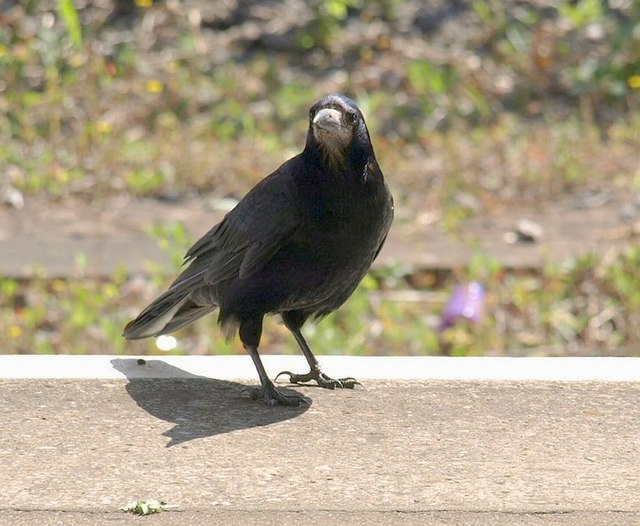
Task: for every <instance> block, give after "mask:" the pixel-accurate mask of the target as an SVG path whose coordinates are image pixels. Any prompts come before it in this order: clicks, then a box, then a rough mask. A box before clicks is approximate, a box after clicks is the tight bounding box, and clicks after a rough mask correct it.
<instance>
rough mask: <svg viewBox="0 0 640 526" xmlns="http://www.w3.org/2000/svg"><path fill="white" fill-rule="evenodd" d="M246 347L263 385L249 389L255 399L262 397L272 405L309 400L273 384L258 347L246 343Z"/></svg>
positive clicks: (298, 403)
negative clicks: (287, 392)
mask: <svg viewBox="0 0 640 526" xmlns="http://www.w3.org/2000/svg"><path fill="white" fill-rule="evenodd" d="M244 348H245V349H246V350H247V352H248V353H249V356H251V359H252V360H253V363H254V365H255V366H256V369H257V371H258V376H259V377H260V384H261V387H260V388H259V389H258V388H252V389H250V390H249V393H250V396H251V398H252V399H253V400H260V399H262V401H263V402H264V403H265V404H267V405H271V406H274V405H277V404H282V405H292V406H299V405H300V403H301V402H304V403H306V402H307V401H306V400H305V399H304V398H302V397H301V396H295V395H286V394H284V393H282V392H280V391H278V390H277V389H276V388H275V386H274V385H273V382H272V381H271V380H270V379H269V377H268V376H267V373H266V371H265V369H264V365H262V360H261V359H260V355H259V354H258V348H257V347H256V346H253V345H245V346H244Z"/></svg>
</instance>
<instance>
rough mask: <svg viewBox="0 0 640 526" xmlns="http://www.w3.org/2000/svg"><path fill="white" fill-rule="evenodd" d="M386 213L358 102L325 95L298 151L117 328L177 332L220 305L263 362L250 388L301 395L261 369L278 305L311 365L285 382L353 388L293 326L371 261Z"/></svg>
mask: <svg viewBox="0 0 640 526" xmlns="http://www.w3.org/2000/svg"><path fill="white" fill-rule="evenodd" d="M392 220H393V198H392V196H391V193H390V192H389V189H388V188H387V185H386V184H385V182H384V178H383V176H382V172H381V171H380V168H379V166H378V163H377V161H376V158H375V154H374V152H373V146H372V145H371V139H370V137H369V131H368V130H367V126H366V124H365V122H364V117H363V116H362V113H361V111H360V109H359V108H358V106H356V104H355V103H354V102H353V101H352V100H350V99H348V98H347V97H345V96H343V95H329V96H328V97H325V98H324V99H322V100H320V101H319V102H317V103H316V104H314V105H313V106H312V107H311V110H310V112H309V131H308V133H307V142H306V145H305V148H304V150H303V151H302V153H300V154H298V155H296V156H295V157H293V158H292V159H290V160H289V161H287V162H285V163H284V164H283V165H282V166H280V168H278V169H277V170H276V171H275V172H274V173H272V174H271V175H269V176H268V177H266V178H265V179H263V180H262V181H261V182H260V183H258V184H257V185H256V186H255V187H254V188H253V189H252V190H251V191H250V192H249V193H248V194H247V195H246V196H245V197H244V199H242V201H240V202H239V203H238V204H237V206H236V207H235V208H234V209H233V210H231V211H230V212H229V213H228V214H227V215H226V216H225V218H224V219H223V220H222V222H220V223H219V224H217V225H216V226H214V227H213V228H212V229H211V230H210V231H209V232H208V233H207V234H205V235H204V236H203V237H202V238H201V239H200V240H199V241H197V242H196V243H195V245H193V247H191V249H189V251H188V252H187V254H186V256H185V264H187V263H188V267H187V268H186V269H185V270H184V271H183V272H182V274H180V275H179V276H178V278H177V279H176V280H175V281H174V282H173V283H172V284H171V286H170V287H169V289H168V290H167V291H166V292H165V293H163V294H162V295H161V296H159V297H158V298H157V299H156V300H155V301H154V302H153V303H152V304H151V305H149V306H148V307H147V308H146V309H144V310H143V311H142V312H141V313H140V315H139V316H138V317H137V318H136V319H135V320H133V321H131V322H130V323H129V324H128V325H127V326H126V327H125V329H124V337H125V338H127V339H129V340H134V339H139V338H147V337H149V336H156V335H160V334H166V333H170V332H173V331H175V330H177V329H180V328H181V327H184V326H186V325H189V324H190V323H193V322H194V321H195V320H197V319H198V318H201V317H202V316H204V315H205V314H208V313H210V312H212V311H213V310H215V309H216V308H219V309H220V312H219V315H218V322H219V324H220V325H221V326H222V327H223V328H224V329H226V330H227V331H228V334H233V333H234V332H235V330H236V329H238V330H239V334H240V339H241V340H242V343H243V345H244V347H245V349H246V350H247V351H248V353H249V354H250V355H251V358H252V359H253V362H254V364H255V366H256V369H257V370H258V375H259V377H260V383H261V384H262V388H261V389H260V390H256V391H255V392H254V394H253V397H254V398H262V399H263V400H264V401H265V402H266V403H267V404H269V405H274V404H277V403H281V404H286V405H298V404H299V403H300V402H301V401H302V400H303V399H302V398H300V397H294V396H288V395H285V394H283V393H281V392H279V391H278V390H277V389H276V388H275V387H274V385H273V382H272V381H271V380H270V379H269V377H268V376H267V373H266V372H265V369H264V366H263V365H262V361H261V360H260V356H259V355H258V345H259V343H260V336H261V334H262V320H263V317H264V315H265V314H274V313H277V314H280V316H281V317H282V320H283V321H284V324H285V325H286V327H287V328H288V329H289V330H290V331H291V333H292V334H293V336H294V337H295V339H296V341H297V342H298V345H299V346H300V349H301V350H302V352H303V353H304V355H305V357H306V359H307V361H308V362H309V366H310V367H311V370H310V371H309V372H308V373H307V374H292V373H290V372H288V371H283V373H280V374H288V375H289V377H290V382H292V383H300V382H308V381H311V380H314V381H316V382H317V383H318V385H320V386H321V387H326V388H329V389H333V388H336V387H345V388H353V386H354V385H355V384H356V383H357V382H356V381H355V380H354V379H353V378H344V379H341V380H334V379H332V378H329V377H328V376H327V375H325V374H324V373H323V372H322V371H321V370H320V365H319V364H318V361H317V360H316V358H315V356H314V355H313V353H312V352H311V349H310V348H309V346H308V345H307V342H306V341H305V339H304V337H303V336H302V333H301V332H300V329H301V327H302V325H303V324H304V323H305V321H306V320H307V319H309V318H310V317H311V318H320V317H323V316H326V315H327V314H329V313H330V312H332V311H334V310H335V309H337V308H338V307H340V306H341V305H342V304H343V303H344V302H345V301H346V300H347V299H348V298H349V296H351V294H352V293H353V291H354V290H355V288H356V287H357V285H358V283H360V280H362V278H363V277H364V276H365V274H366V272H367V271H368V270H369V267H370V266H371V263H372V262H373V260H374V259H375V258H376V256H377V255H378V253H379V252H380V249H381V248H382V245H383V244H384V241H385V239H386V237H387V233H388V231H389V228H390V227H391V222H392Z"/></svg>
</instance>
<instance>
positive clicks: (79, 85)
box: [0, 0, 640, 356]
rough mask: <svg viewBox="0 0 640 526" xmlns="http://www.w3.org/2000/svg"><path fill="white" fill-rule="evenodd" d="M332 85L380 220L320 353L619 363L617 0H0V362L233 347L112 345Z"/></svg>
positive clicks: (632, 245) (630, 57) (630, 190)
mask: <svg viewBox="0 0 640 526" xmlns="http://www.w3.org/2000/svg"><path fill="white" fill-rule="evenodd" d="M332 92H343V93H345V94H348V95H349V96H351V97H353V98H354V99H355V100H356V101H357V103H358V104H359V105H360V107H361V109H362V110H363V112H364V114H365V117H366V119H367V123H368V125H369V129H370V131H371V133H372V138H373V142H374V146H375V149H376V153H377V156H378V159H379V162H380V165H381V167H382V169H383V172H384V173H385V176H386V178H387V181H388V183H389V185H390V186H391V188H392V191H393V193H394V196H395V199H396V221H395V223H394V227H393V228H392V234H391V236H390V239H389V241H388V243H387V247H386V248H385V250H384V252H383V254H381V257H380V258H379V260H378V261H377V262H376V265H375V267H374V269H373V270H372V272H371V274H370V275H369V276H368V277H367V278H366V279H365V280H364V282H363V283H362V285H361V287H360V289H359V290H358V291H357V292H356V294H355V295H354V296H353V297H352V298H351V300H349V302H348V303H347V304H346V305H345V306H344V307H343V308H342V309H341V310H340V311H338V312H337V313H334V314H333V315H331V316H330V317H328V318H327V319H325V320H324V321H322V322H321V323H320V324H319V325H317V326H316V325H313V324H309V326H308V327H306V328H305V332H306V334H307V335H308V337H309V339H310V343H311V345H312V347H314V349H315V351H316V352H317V353H319V354H333V353H345V354H347V353H352V354H403V355H406V354H411V355H430V354H452V355H479V354H491V355H514V356H520V355H594V354H598V355H636V356H637V355H640V272H639V269H640V248H639V247H638V236H639V234H640V153H639V152H640V113H639V109H640V2H639V1H638V0H608V1H598V0H557V1H555V0H539V1H538V0H534V1H516V0H425V1H418V0H407V1H401V0H387V1H382V0H380V1H376V0H373V1H364V0H342V1H338V0H318V1H313V2H304V1H302V0H288V1H285V0H282V1H277V0H272V1H234V0H221V1H205V0H191V1H178V0H166V1H154V0H131V1H124V0H121V1H115V0H96V1H88V0H24V1H12V0H4V1H3V2H2V3H1V4H0V341H1V342H2V347H1V348H0V352H2V353H96V354H97V353H100V354H104V353H106V354H120V353H134V354H145V353H150V354H157V353H163V352H173V353H185V354H186V353H191V354H208V353H211V354H220V353H235V352H243V351H242V348H241V346H240V344H239V343H238V342H225V340H224V336H223V335H222V334H221V333H220V332H219V331H218V329H217V327H216V324H215V318H214V317H209V318H205V319H203V320H201V321H200V322H198V324H196V325H195V326H194V327H191V328H188V329H186V330H183V331H181V332H178V333H176V334H175V339H173V338H168V339H167V338H163V339H160V340H153V339H151V340H148V341H140V342H125V341H124V340H123V339H122V338H121V336H120V335H121V332H122V328H123V326H124V324H125V323H126V322H127V321H128V320H129V319H130V318H132V317H133V316H135V315H136V314H137V313H138V312H139V310H140V309H141V308H142V307H144V306H145V305H146V304H147V303H148V302H149V301H151V300H152V299H153V298H154V297H155V296H156V295H157V294H158V293H159V292H160V291H161V290H162V289H163V287H165V286H166V285H167V284H168V283H169V282H170V281H171V279H172V277H173V276H175V275H176V273H177V271H178V267H179V265H180V264H181V261H182V256H183V254H184V253H185V251H186V249H187V248H188V246H189V245H190V243H192V242H193V241H195V240H196V239H197V238H198V237H199V236H200V235H202V234H203V233H204V232H206V231H207V230H208V229H209V228H210V227H211V226H213V225H214V224H215V223H216V222H217V221H219V220H220V219H221V218H222V217H223V215H224V213H225V212H227V211H228V210H229V209H231V208H232V207H233V206H234V204H235V203H236V202H237V200H238V199H240V198H241V197H242V196H243V195H244V194H245V193H246V192H247V191H248V190H249V189H250V188H251V187H252V186H253V185H254V184H255V183H256V182H258V181H259V180H260V179H261V178H263V177H264V176H265V175H267V174H268V173H270V172H271V171H273V170H274V169H275V168H277V167H278V166H279V165H280V164H281V163H282V162H283V161H284V160H286V159H288V158H289V157H291V156H292V155H294V154H296V153H298V152H299V151H300V150H301V149H302V147H303V144H304V140H305V133H306V128H307V113H308V107H309V106H310V105H311V104H312V103H313V102H315V101H316V100H317V99H319V98H321V97H322V96H324V95H326V94H327V93H332ZM262 348H263V350H264V352H272V353H289V352H297V347H296V345H295V342H294V341H292V338H290V336H289V335H288V333H287V331H286V330H285V329H284V328H283V327H282V326H281V325H279V324H278V320H277V319H273V320H271V321H268V322H267V323H266V324H265V332H264V336H263V343H262Z"/></svg>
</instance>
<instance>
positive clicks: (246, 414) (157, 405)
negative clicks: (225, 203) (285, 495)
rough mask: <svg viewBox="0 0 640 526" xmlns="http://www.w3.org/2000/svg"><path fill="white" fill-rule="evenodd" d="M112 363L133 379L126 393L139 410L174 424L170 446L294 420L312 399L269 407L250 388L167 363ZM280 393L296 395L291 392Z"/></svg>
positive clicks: (167, 433) (119, 360) (131, 360)
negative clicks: (253, 397)
mask: <svg viewBox="0 0 640 526" xmlns="http://www.w3.org/2000/svg"><path fill="white" fill-rule="evenodd" d="M111 364H112V365H113V367H114V368H115V369H116V370H118V371H120V372H121V373H123V374H124V375H125V376H126V377H127V379H128V380H129V383H128V384H127V386H126V389H127V392H128V393H129V396H131V398H133V400H134V401H135V402H136V404H138V406H139V407H141V408H142V409H144V410H145V411H146V412H147V413H149V414H150V415H153V416H155V417H156V418H160V419H161V420H165V421H167V422H171V423H173V424H175V425H174V426H173V427H172V428H171V429H169V430H168V431H165V432H164V433H163V435H164V436H166V437H169V439H170V440H169V442H168V443H167V446H166V447H171V446H175V445H176V444H181V443H183V442H187V441H189V440H193V439H196V438H204V437H208V436H213V435H218V434H221V433H229V432H231V431H236V430H238V429H248V428H251V427H257V426H267V425H269V424H273V423H276V422H281V421H284V420H289V419H290V418H295V417H297V416H300V415H301V414H303V413H304V412H305V411H306V410H307V409H308V408H309V407H310V405H311V401H310V400H308V399H307V401H308V404H301V405H300V406H299V407H288V406H275V407H268V406H267V405H265V404H263V403H262V402H260V401H255V400H251V399H250V398H249V397H248V396H247V394H246V390H247V386H245V385H242V384H239V383H237V382H230V381H227V380H216V379H213V378H207V377H205V376H198V375H194V374H191V373H189V372H187V371H184V370H182V369H180V368H178V367H174V366H172V365H170V364H168V363H166V362H163V361H162V360H145V361H142V360H138V359H135V358H128V359H127V358H115V359H113V360H111ZM150 371H153V377H152V375H151V373H150ZM145 374H147V375H148V376H149V377H147V378H145V377H144V376H145ZM280 390H281V391H284V392H285V393H287V391H288V393H287V394H294V392H293V391H292V390H289V389H280ZM243 391H244V392H243ZM295 394H298V395H299V393H295Z"/></svg>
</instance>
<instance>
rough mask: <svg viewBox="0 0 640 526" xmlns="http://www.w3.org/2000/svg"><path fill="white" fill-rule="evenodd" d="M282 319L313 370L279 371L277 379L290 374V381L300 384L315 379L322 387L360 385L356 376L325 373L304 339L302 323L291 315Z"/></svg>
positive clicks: (347, 387)
mask: <svg viewBox="0 0 640 526" xmlns="http://www.w3.org/2000/svg"><path fill="white" fill-rule="evenodd" d="M282 319H283V321H284V323H285V325H286V326H287V328H288V329H289V330H290V331H291V334H293V336H294V338H295V339H296V341H297V342H298V345H299V346H300V349H301V350H302V353H303V354H304V357H305V358H306V359H307V362H308V363H309V367H311V370H310V371H309V372H308V373H306V374H293V373H292V372H290V371H282V372H280V373H278V376H276V378H275V379H276V380H277V379H278V378H279V377H280V376H281V375H283V374H288V375H289V382H291V383H292V384H300V383H304V382H310V381H312V380H315V382H316V383H317V384H318V385H319V386H320V387H324V388H325V389H336V388H338V389H341V388H343V389H353V388H354V387H355V386H356V385H360V382H358V381H357V380H356V379H355V378H351V377H347V378H340V379H337V380H336V379H334V378H331V377H329V376H327V375H326V374H324V373H323V372H322V371H321V369H320V364H319V363H318V360H316V357H315V356H314V354H313V352H312V351H311V348H310V347H309V344H307V342H306V340H305V339H304V336H302V333H301V332H300V326H301V325H302V323H294V321H293V319H292V318H291V315H289V316H286V315H285V316H283V317H282Z"/></svg>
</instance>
